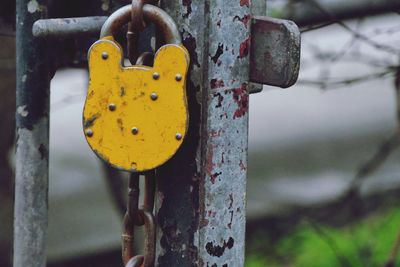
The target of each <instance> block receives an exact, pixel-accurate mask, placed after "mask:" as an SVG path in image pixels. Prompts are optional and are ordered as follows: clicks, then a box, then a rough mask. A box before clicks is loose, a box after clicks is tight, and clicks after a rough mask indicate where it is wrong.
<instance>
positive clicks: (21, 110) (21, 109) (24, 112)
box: [17, 105, 29, 117]
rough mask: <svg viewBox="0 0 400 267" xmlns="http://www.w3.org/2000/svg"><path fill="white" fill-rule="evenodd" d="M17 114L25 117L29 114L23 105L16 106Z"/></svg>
mask: <svg viewBox="0 0 400 267" xmlns="http://www.w3.org/2000/svg"><path fill="white" fill-rule="evenodd" d="M17 114H19V115H21V116H22V117H27V116H28V115H29V112H28V110H27V106H26V105H23V106H19V107H17Z"/></svg>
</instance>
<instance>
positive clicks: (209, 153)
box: [205, 146, 215, 176]
mask: <svg viewBox="0 0 400 267" xmlns="http://www.w3.org/2000/svg"><path fill="white" fill-rule="evenodd" d="M213 158H214V149H213V147H212V146H210V147H209V148H208V150H207V155H206V166H205V167H206V172H207V174H208V175H209V176H212V173H213V170H214V167H215V164H214V162H213Z"/></svg>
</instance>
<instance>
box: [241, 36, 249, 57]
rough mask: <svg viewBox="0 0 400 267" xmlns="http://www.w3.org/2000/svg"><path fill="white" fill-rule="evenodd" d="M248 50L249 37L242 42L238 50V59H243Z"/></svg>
mask: <svg viewBox="0 0 400 267" xmlns="http://www.w3.org/2000/svg"><path fill="white" fill-rule="evenodd" d="M249 48H250V37H249V38H247V39H246V40H244V41H243V42H242V43H241V44H240V49H239V56H238V58H243V57H246V56H247V55H248V54H249Z"/></svg>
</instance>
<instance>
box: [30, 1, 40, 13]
mask: <svg viewBox="0 0 400 267" xmlns="http://www.w3.org/2000/svg"><path fill="white" fill-rule="evenodd" d="M27 8H28V12H29V13H35V12H36V11H40V6H39V3H38V2H37V1H36V0H31V1H29V2H28V6H27Z"/></svg>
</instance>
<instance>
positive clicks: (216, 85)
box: [210, 79, 225, 89]
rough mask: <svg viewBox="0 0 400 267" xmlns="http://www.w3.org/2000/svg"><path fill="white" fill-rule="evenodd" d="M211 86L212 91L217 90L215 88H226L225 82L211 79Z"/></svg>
mask: <svg viewBox="0 0 400 267" xmlns="http://www.w3.org/2000/svg"><path fill="white" fill-rule="evenodd" d="M210 85H211V89H215V88H221V87H224V86H225V83H224V81H223V80H219V79H211V82H210Z"/></svg>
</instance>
